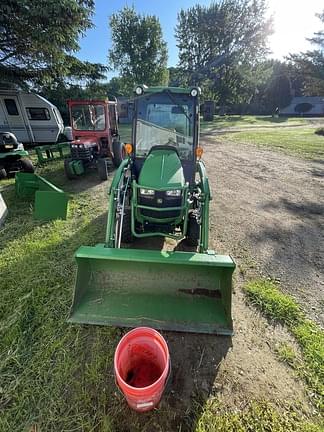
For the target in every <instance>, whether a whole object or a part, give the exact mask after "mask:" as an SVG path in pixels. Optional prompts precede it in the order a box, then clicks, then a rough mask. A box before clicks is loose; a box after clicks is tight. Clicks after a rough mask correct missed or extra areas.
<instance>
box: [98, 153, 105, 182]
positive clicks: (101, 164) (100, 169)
mask: <svg viewBox="0 0 324 432" xmlns="http://www.w3.org/2000/svg"><path fill="white" fill-rule="evenodd" d="M97 170H98V175H99V179H100V180H102V181H105V180H107V179H108V167H107V160H106V159H103V158H102V159H98V160H97Z"/></svg>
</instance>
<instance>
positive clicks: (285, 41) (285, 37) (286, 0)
mask: <svg viewBox="0 0 324 432" xmlns="http://www.w3.org/2000/svg"><path fill="white" fill-rule="evenodd" d="M197 3H199V4H202V5H208V4H210V3H211V0H130V1H125V0H96V1H95V4H96V7H95V14H94V17H93V21H94V24H95V27H94V28H93V29H90V30H88V31H87V33H86V35H85V37H83V38H82V39H81V40H80V51H79V52H78V53H77V56H78V57H79V58H80V59H81V60H88V61H90V62H95V63H103V64H107V62H108V58H107V57H108V49H109V48H110V46H111V37H110V31H109V28H108V17H109V16H110V15H111V14H112V13H114V12H116V11H118V10H120V9H121V8H122V7H123V6H125V5H128V6H132V5H134V6H135V9H136V11H138V12H140V13H146V14H154V15H157V16H158V17H159V19H160V22H161V26H162V31H163V36H164V40H165V41H166V42H167V44H168V51H169V61H168V65H169V66H175V65H176V64H177V58H178V50H177V47H176V40H175V38H174V28H175V26H176V24H177V13H178V11H179V10H180V9H182V8H183V9H186V8H188V7H190V6H193V5H195V4H197ZM268 5H269V16H270V15H273V17H274V30H275V33H274V34H273V35H272V36H271V37H270V38H269V45H270V49H271V50H272V54H271V55H270V56H271V57H273V58H278V59H283V58H284V56H285V55H288V54H289V53H293V52H300V51H305V50H307V49H309V48H310V44H309V42H307V41H306V37H311V36H312V35H313V33H314V32H315V31H317V30H319V29H320V28H321V23H320V20H319V19H318V18H316V16H315V14H316V13H318V12H320V11H322V10H323V9H324V1H323V0H306V1H305V0H268ZM114 75H116V73H115V72H110V73H109V74H108V78H110V77H112V76H114Z"/></svg>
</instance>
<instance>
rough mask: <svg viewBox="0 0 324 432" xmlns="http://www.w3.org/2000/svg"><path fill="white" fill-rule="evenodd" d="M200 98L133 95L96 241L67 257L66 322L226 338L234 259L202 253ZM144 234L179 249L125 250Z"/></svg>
mask: <svg viewBox="0 0 324 432" xmlns="http://www.w3.org/2000/svg"><path fill="white" fill-rule="evenodd" d="M199 93H200V90H199V89H198V88H189V89H174V88H172V87H169V88H161V87H153V88H147V87H145V86H142V87H140V86H139V87H138V88H137V89H136V95H137V97H136V98H135V102H134V119H133V128H132V145H130V144H127V145H126V146H125V147H126V150H127V152H128V158H126V159H124V160H123V161H122V163H121V164H120V165H119V167H118V169H117V171H116V172H115V175H114V178H113V180H112V183H111V186H110V190H109V196H110V199H109V208H108V221H107V230H106V240H105V243H104V244H99V245H97V246H95V247H88V246H82V247H81V248H80V249H79V250H78V251H77V252H76V256H75V257H76V262H77V266H78V272H77V278H76V286H75V292H74V299H73V305H72V308H71V314H70V318H69V321H70V322H72V323H85V324H97V325H111V326H120V327H136V326H142V325H144V326H150V327H153V328H156V329H164V330H175V331H185V332H199V333H213V334H220V335H231V334H232V333H233V324H232V314H231V302H232V274H233V271H234V269H235V263H234V261H233V259H232V258H231V257H230V256H228V255H217V254H215V252H213V251H210V250H209V248H208V233H209V223H208V222H209V201H210V200H211V193H210V188H209V182H208V177H207V174H206V168H205V165H204V163H203V162H202V161H201V160H200V157H201V155H202V149H201V147H200V146H199V139H198V138H199V98H198V96H199ZM150 237H160V238H164V237H171V238H173V239H174V240H176V241H177V242H178V243H177V242H175V243H176V244H177V245H179V243H180V242H181V248H182V246H183V247H184V249H185V250H188V252H180V251H168V252H167V251H164V250H162V251H159V250H149V249H146V250H142V249H139V248H138V247H137V248H136V245H135V248H129V247H128V248H127V247H125V246H126V243H131V242H134V241H135V242H136V241H137V242H138V243H140V242H141V241H142V242H143V241H144V240H143V239H147V238H150ZM141 239H142V240H141ZM177 247H178V246H177ZM179 247H180V246H179Z"/></svg>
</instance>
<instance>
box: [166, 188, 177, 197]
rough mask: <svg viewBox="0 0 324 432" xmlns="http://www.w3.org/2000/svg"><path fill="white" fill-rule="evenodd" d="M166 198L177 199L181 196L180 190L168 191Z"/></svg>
mask: <svg viewBox="0 0 324 432" xmlns="http://www.w3.org/2000/svg"><path fill="white" fill-rule="evenodd" d="M165 194H166V196H169V197H179V196H180V195H181V190H180V189H173V190H169V191H166V193H165Z"/></svg>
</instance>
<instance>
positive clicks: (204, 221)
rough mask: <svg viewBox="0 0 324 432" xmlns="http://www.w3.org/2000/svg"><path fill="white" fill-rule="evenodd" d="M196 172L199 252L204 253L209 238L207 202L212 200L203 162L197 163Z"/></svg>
mask: <svg viewBox="0 0 324 432" xmlns="http://www.w3.org/2000/svg"><path fill="white" fill-rule="evenodd" d="M197 172H198V175H199V178H200V179H199V184H198V186H199V188H200V190H201V201H200V204H201V235H200V245H199V252H201V253H204V252H206V251H207V249H208V237H209V201H210V200H211V199H212V196H211V193H210V188H209V181H208V177H207V174H206V167H205V164H204V162H203V161H201V160H199V161H198V162H197Z"/></svg>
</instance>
